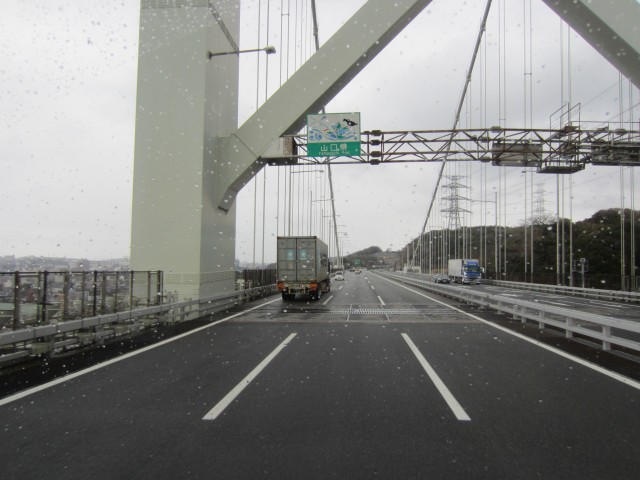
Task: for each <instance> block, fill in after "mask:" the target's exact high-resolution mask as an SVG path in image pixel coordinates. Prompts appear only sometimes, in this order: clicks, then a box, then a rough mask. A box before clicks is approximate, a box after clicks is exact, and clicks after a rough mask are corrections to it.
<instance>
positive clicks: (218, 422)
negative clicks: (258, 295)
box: [0, 271, 640, 480]
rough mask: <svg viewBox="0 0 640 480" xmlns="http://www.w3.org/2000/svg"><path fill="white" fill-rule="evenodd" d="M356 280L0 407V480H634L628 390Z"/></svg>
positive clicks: (213, 326) (633, 390)
mask: <svg viewBox="0 0 640 480" xmlns="http://www.w3.org/2000/svg"><path fill="white" fill-rule="evenodd" d="M459 307H460V306H459V305H457V304H456V303H455V302H452V301H450V300H445V299H442V298H438V297H436V296H433V295H430V294H426V293H424V292H417V291H415V290H414V289H412V288H409V287H405V286H402V285H400V284H398V283H396V282H395V281H390V280H388V279H384V278H382V277H380V276H378V275H376V274H374V273H371V272H366V271H365V272H363V273H362V274H354V273H351V272H348V273H347V274H346V279H345V281H344V282H334V284H333V286H332V289H331V292H329V293H327V294H326V295H324V296H323V297H322V298H321V299H320V300H318V301H313V302H311V301H308V300H306V299H302V298H300V299H296V301H295V302H283V301H282V300H281V299H280V298H279V297H271V298H269V299H267V300H261V301H259V302H255V303H253V304H251V305H249V306H248V307H247V309H249V308H251V310H248V311H245V312H243V313H238V314H236V315H234V316H233V317H228V318H227V319H223V320H221V321H217V322H215V323H207V324H205V325H203V326H202V327H200V328H198V329H196V330H193V331H191V332H187V333H185V334H183V335H181V336H178V337H174V338H172V339H168V340H166V341H164V342H162V343H159V344H155V345H151V346H149V347H146V348H145V349H143V350H137V351H135V352H132V353H131V354H129V355H126V356H120V357H118V358H117V359H114V360H111V361H108V362H104V363H103V364H101V365H98V366H97V367H94V368H92V369H89V370H82V371H79V372H77V373H75V374H71V375H70V376H68V377H65V378H63V379H60V380H57V381H55V382H53V383H51V384H47V385H43V386H41V387H38V388H37V389H36V391H25V392H23V393H21V394H17V395H14V396H10V397H6V398H4V399H3V400H1V401H0V425H1V426H2V433H1V437H0V438H1V439H2V441H1V442H0V458H1V459H2V478H3V479H6V480H8V479H37V478H43V479H44V478H46V479H52V478H54V479H55V478H64V479H87V478H91V479H95V478H104V479H116V478H118V479H119V478H135V479H147V478H148V479H183V478H206V479H218V478H219V479H235V478H238V479H244V478H247V479H255V478H277V479H288V478H291V479H316V478H317V479H327V478H337V479H360V478H362V479H369V478H383V479H387V478H397V479H411V478H415V479H426V478H429V479H431V478H433V479H465V480H467V479H492V480H495V479H507V478H508V479H511V478H514V479H515V478H517V479H534V478H535V479H539V478H543V479H574V478H575V479H608V478H616V479H632V478H633V479H635V478H638V475H639V472H640V455H639V454H640V415H639V414H638V409H639V407H640V383H638V382H636V381H633V380H630V379H628V378H625V377H622V376H619V375H617V374H614V373H611V372H607V371H605V370H603V369H601V368H599V367H595V366H593V365H591V364H587V363H585V362H584V361H582V360H580V359H576V358H573V357H571V356H570V355H567V354H564V353H559V352H558V351H556V350H554V349H553V348H551V347H548V346H545V345H542V344H540V343H537V342H535V341H532V340H530V339H526V338H523V337H521V336H519V335H518V334H516V333H514V332H511V331H509V330H507V329H504V328H501V327H499V326H495V325H493V324H491V323H488V322H486V321H484V320H483V319H482V318H480V317H479V316H477V315H470V314H468V313H466V312H464V311H463V310H462V309H461V308H459Z"/></svg>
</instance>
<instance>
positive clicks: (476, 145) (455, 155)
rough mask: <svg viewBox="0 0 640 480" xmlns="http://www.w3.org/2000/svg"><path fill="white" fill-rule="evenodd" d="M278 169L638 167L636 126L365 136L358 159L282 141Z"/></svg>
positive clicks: (297, 140) (296, 140) (296, 139)
mask: <svg viewBox="0 0 640 480" xmlns="http://www.w3.org/2000/svg"><path fill="white" fill-rule="evenodd" d="M281 142H282V146H283V148H282V151H281V154H280V155H278V156H275V155H274V156H271V157H268V156H265V157H263V158H262V160H263V161H265V162H267V163H268V164H269V165H272V166H280V165H325V164H330V165H339V164H370V165H380V164H387V163H416V162H418V163H419V162H440V161H443V160H446V161H447V162H451V161H479V162H487V163H489V162H490V163H491V164H492V165H496V166H504V167H510V166H512V167H535V168H537V171H538V173H575V172H578V171H580V170H584V168H585V166H586V165H587V164H591V165H605V166H631V167H635V166H640V124H634V129H633V130H627V129H624V128H615V127H614V126H609V125H607V126H604V127H600V128H594V129H585V128H581V127H580V126H579V125H573V124H569V125H566V126H565V127H564V128H561V129H518V128H502V127H490V128H478V129H459V130H425V131H389V132H382V131H379V130H372V131H365V132H363V133H362V135H361V145H362V147H361V150H362V153H361V155H360V156H358V157H308V156H307V155H306V152H307V148H306V137H305V136H304V135H291V136H285V137H283V138H282V139H281Z"/></svg>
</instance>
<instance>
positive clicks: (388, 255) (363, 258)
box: [344, 247, 400, 268]
mask: <svg viewBox="0 0 640 480" xmlns="http://www.w3.org/2000/svg"><path fill="white" fill-rule="evenodd" d="M344 265H345V268H351V267H365V268H389V267H392V268H393V267H395V268H399V267H400V255H399V254H398V252H392V251H386V252H383V251H382V249H381V248H380V247H368V248H365V249H363V250H359V251H357V252H355V253H350V254H349V255H347V256H346V257H344Z"/></svg>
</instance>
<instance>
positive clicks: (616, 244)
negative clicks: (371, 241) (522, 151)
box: [401, 209, 640, 290]
mask: <svg viewBox="0 0 640 480" xmlns="http://www.w3.org/2000/svg"><path fill="white" fill-rule="evenodd" d="M622 213H623V215H621V210H620V209H607V210H600V211H598V212H596V213H595V214H594V215H593V216H592V217H591V218H588V219H585V220H582V221H579V222H573V223H572V222H571V221H570V220H569V219H560V222H558V223H559V225H558V224H557V223H556V221H555V219H554V218H548V217H547V218H541V219H537V220H536V219H534V225H533V226H531V225H527V226H526V234H527V238H526V241H525V236H524V235H525V226H524V225H521V226H518V227H506V228H504V227H498V229H497V232H496V229H495V227H494V226H487V227H470V228H469V227H466V228H462V229H459V230H458V231H449V230H433V231H431V232H430V233H428V234H425V236H424V239H423V243H424V245H425V248H424V254H423V255H419V256H420V260H421V262H422V268H423V271H428V269H429V266H431V267H432V269H433V270H434V271H437V270H442V269H443V268H446V267H443V265H444V264H445V262H444V261H443V260H446V259H447V258H461V256H462V254H461V253H458V257H456V256H454V255H455V253H453V252H455V251H457V252H463V251H464V252H473V253H471V254H467V257H468V258H477V259H479V260H480V261H481V263H482V264H483V266H484V267H485V268H486V274H487V278H502V279H505V280H513V281H524V280H525V257H526V260H527V269H526V270H527V281H533V282H534V283H546V284H556V283H558V281H557V280H558V278H557V270H558V265H557V263H559V267H560V268H559V270H560V273H561V275H560V283H561V284H563V285H569V284H570V275H571V269H572V266H573V267H574V269H575V270H576V272H575V273H574V285H576V286H581V281H582V278H581V276H582V273H581V269H582V264H584V265H585V266H586V269H587V274H586V275H585V280H586V286H588V287H594V288H605V289H614V290H615V289H620V288H621V286H624V288H628V285H629V281H630V278H629V277H630V275H631V271H632V269H631V263H632V262H631V258H632V257H631V251H632V231H631V228H632V225H631V218H632V211H631V210H630V209H625V210H624V211H623V212H622ZM633 217H634V218H635V223H636V226H635V229H634V232H633V233H634V234H635V238H636V241H635V246H634V247H635V263H636V267H637V265H638V261H639V260H640V236H638V234H639V233H640V229H639V228H638V226H637V223H638V221H640V212H639V211H635V212H634V215H633ZM623 224H624V230H623V229H622V228H621V225H623ZM532 229H533V231H532ZM621 231H623V232H624V237H623V236H622V235H621ZM496 233H497V247H498V248H497V249H496V240H495V239H496ZM571 238H572V239H573V241H572V242H571ZM623 238H624V251H625V254H624V257H625V258H624V259H625V262H624V264H625V276H624V278H623V275H622V272H621V265H622V262H621V258H622V256H621V251H622V249H621V245H623V243H622V241H623ZM532 239H533V258H532V255H531V240H532ZM563 240H564V248H563V247H562V244H563ZM463 241H464V242H465V243H466V248H464V246H463ZM416 243H418V242H417V239H414V243H413V244H416ZM525 243H526V247H527V248H526V250H527V252H526V255H525ZM571 243H572V244H573V247H572V248H571ZM413 244H412V245H411V247H410V249H409V252H410V253H411V254H412V252H413ZM430 245H431V246H433V249H431V250H430V248H429V246H430ZM456 245H457V249H456ZM408 247H409V246H405V247H404V248H403V249H402V251H401V255H402V258H407V250H408ZM443 250H444V252H443ZM496 251H497V252H498V255H497V256H498V262H497V264H498V265H496ZM556 251H557V252H558V255H556ZM571 254H573V265H572V262H571V260H572V259H571ZM505 258H506V263H505ZM581 259H584V261H583V262H582V263H581ZM416 263H418V262H416ZM496 266H498V267H499V268H498V272H496ZM563 267H564V269H563ZM532 271H533V275H532V273H531V272H532ZM563 271H564V275H563V274H562V272H563ZM638 272H640V271H639V270H637V269H636V274H637V273H638ZM532 277H533V278H532ZM623 283H625V285H623Z"/></svg>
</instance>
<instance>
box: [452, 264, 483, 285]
mask: <svg viewBox="0 0 640 480" xmlns="http://www.w3.org/2000/svg"><path fill="white" fill-rule="evenodd" d="M481 275H482V270H481V268H480V263H479V262H478V260H472V259H466V258H453V259H449V278H450V279H451V281H452V282H454V283H464V284H467V285H470V284H474V283H475V284H479V283H480V277H481Z"/></svg>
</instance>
